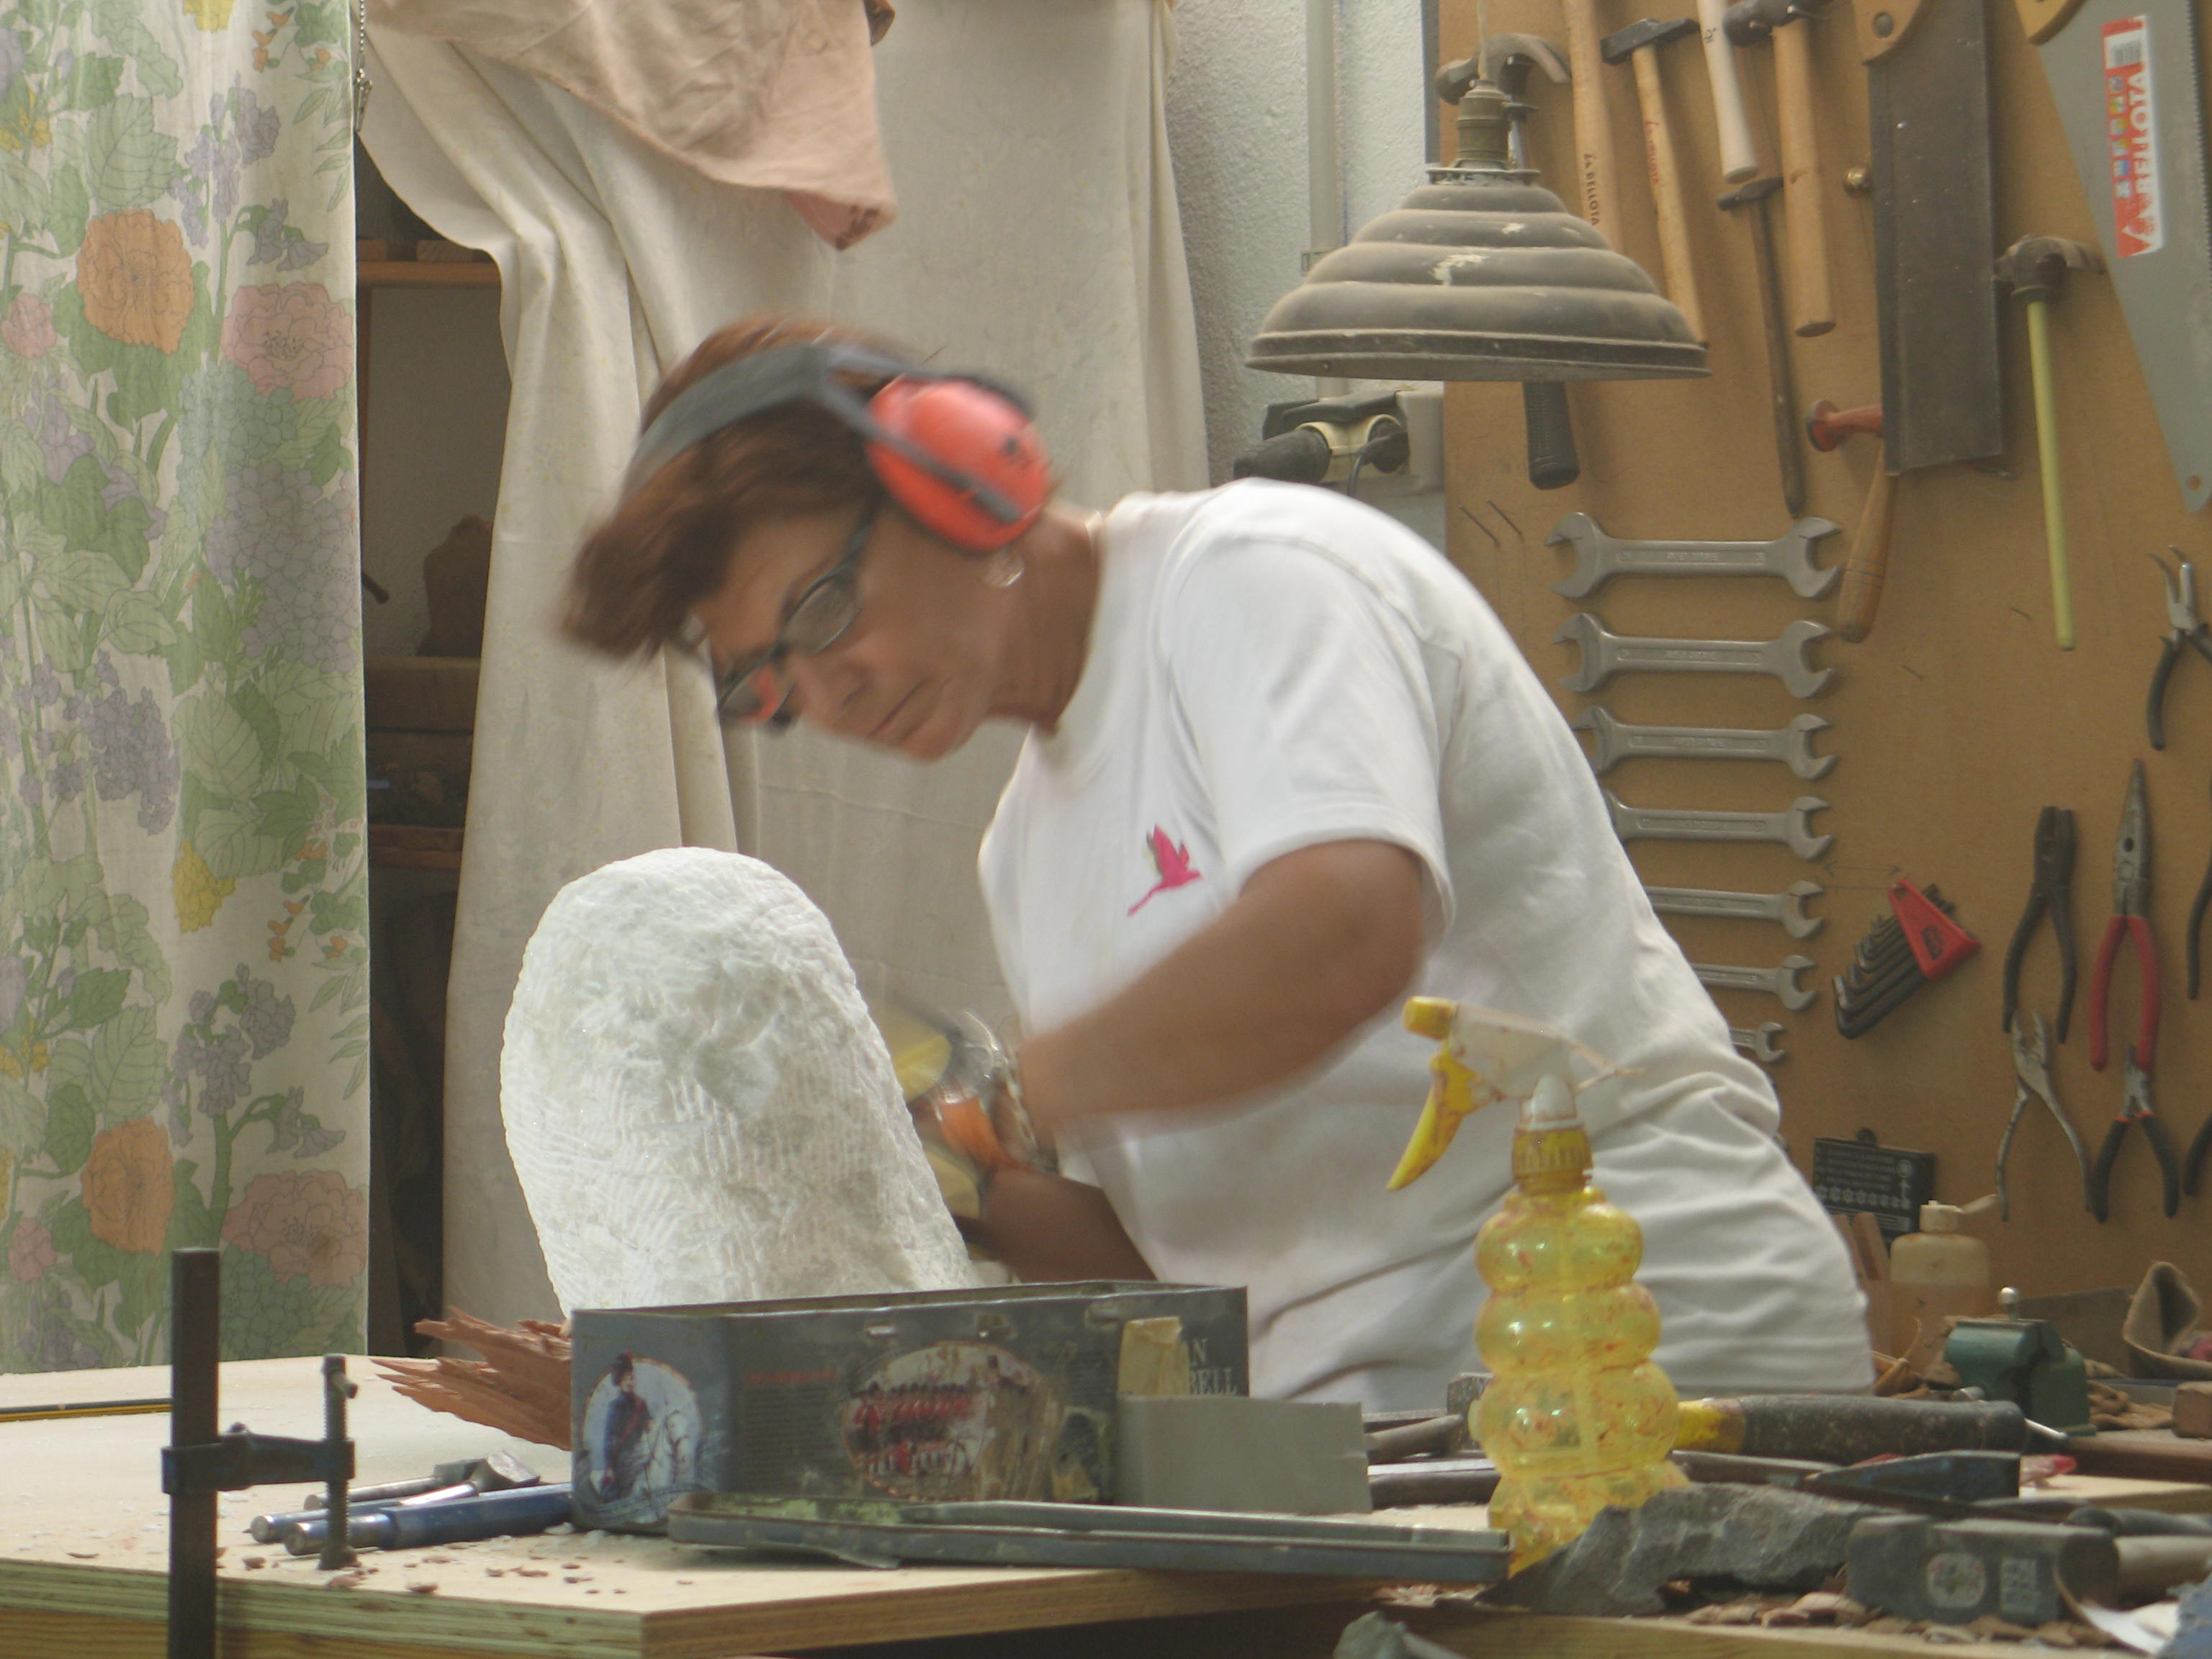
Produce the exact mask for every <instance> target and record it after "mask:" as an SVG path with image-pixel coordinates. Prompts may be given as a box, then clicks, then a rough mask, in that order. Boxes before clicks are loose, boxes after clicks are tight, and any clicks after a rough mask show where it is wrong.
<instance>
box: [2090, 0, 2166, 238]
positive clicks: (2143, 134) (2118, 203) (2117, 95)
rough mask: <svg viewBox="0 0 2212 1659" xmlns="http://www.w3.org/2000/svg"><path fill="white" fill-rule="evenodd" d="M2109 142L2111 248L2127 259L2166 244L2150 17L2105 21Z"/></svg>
mask: <svg viewBox="0 0 2212 1659" xmlns="http://www.w3.org/2000/svg"><path fill="white" fill-rule="evenodd" d="M2102 33H2103V40H2104V47H2105V141H2106V149H2107V154H2108V155H2109V159H2110V161H2111V163H2112V247H2113V251H2114V252H2116V253H2118V256H2119V257H2120V258H2123V259H2129V258H2134V257H2135V256H2136V255H2137V254H2141V253H2155V252H2158V250H2159V249H2160V248H2161V247H2163V246H2165V245H2166V221H2165V216H2163V215H2162V214H2161V213H2160V211H2159V206H2160V197H2159V187H2158V126H2157V123H2156V118H2155V113H2154V110H2153V108H2152V105H2151V90H2150V19H2149V18H2148V17H2122V18H2118V19H2116V20H2115V21H2112V22H2110V23H2107V24H2106V25H2105V27H2104V29H2103V31H2102Z"/></svg>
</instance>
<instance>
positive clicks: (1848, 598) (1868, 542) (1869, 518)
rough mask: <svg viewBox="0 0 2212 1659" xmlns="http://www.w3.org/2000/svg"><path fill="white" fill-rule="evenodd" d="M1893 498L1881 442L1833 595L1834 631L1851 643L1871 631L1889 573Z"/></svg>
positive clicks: (1894, 491)
mask: <svg viewBox="0 0 2212 1659" xmlns="http://www.w3.org/2000/svg"><path fill="white" fill-rule="evenodd" d="M1896 502H1897V480H1896V479H1895V478H1893V477H1891V476H1890V471H1889V456H1888V451H1887V446H1884V447H1881V448H1879V449H1876V450H1875V458H1874V483H1873V484H1872V486H1871V487H1869V489H1868V490H1867V500H1866V510H1865V511H1864V512H1863V513H1860V514H1859V523H1858V531H1857V534H1856V535H1855V536H1854V537H1853V538H1852V541H1851V556H1850V558H1849V559H1847V560H1845V561H1844V580H1843V583H1842V586H1840V587H1839V588H1838V590H1837V595H1836V613H1837V618H1838V620H1837V623H1836V631H1837V632H1838V633H1839V634H1841V635H1843V636H1844V638H1845V639H1846V640H1849V641H1850V642H1851V643H1852V644H1853V645H1857V644H1858V643H1859V641H1862V640H1863V639H1865V638H1866V636H1867V635H1869V634H1871V633H1872V632H1874V617H1875V611H1877V610H1879V609H1880V608H1881V584H1882V580H1883V579H1884V578H1885V577H1886V576H1887V575H1888V574H1889V532H1890V526H1891V524H1892V523H1893V521H1894V520H1895V518H1896V513H1895V511H1894V508H1895V507H1896Z"/></svg>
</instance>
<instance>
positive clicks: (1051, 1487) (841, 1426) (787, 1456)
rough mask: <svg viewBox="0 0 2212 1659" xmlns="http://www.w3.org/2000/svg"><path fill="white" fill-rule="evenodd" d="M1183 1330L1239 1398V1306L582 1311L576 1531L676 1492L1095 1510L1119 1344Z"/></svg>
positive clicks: (981, 1292)
mask: <svg viewBox="0 0 2212 1659" xmlns="http://www.w3.org/2000/svg"><path fill="white" fill-rule="evenodd" d="M1153 1319H1175V1320H1177V1321H1179V1322H1181V1327H1182V1343H1183V1347H1184V1350H1185V1352H1186V1353H1187V1354H1188V1359H1189V1364H1190V1378H1191V1388H1192V1390H1193V1392H1195V1393H1200V1394H1243V1393H1245V1392H1247V1390H1248V1388H1249V1382H1248V1373H1247V1369H1246V1366H1247V1354H1246V1346H1245V1321H1244V1292H1243V1291H1242V1290H1241V1289H1221V1288H1216V1287H1212V1286H1204V1285H1154V1284H1142V1283H1126V1284H1125V1283H1118V1282H1103V1281H1102V1282H1096V1283H1087V1284H1068V1285H1000V1286H995V1287H986V1288H979V1289H975V1290H961V1291H913V1292H908V1293H904V1294H898V1295H884V1296H838V1297H806V1298H803V1299H799V1300H793V1301H787V1302H735V1303H710V1304H698V1305H694V1306H687V1307H672V1308H605V1309H583V1310H579V1311H578V1312H577V1313H576V1314H575V1316H574V1343H575V1357H574V1380H573V1382H572V1383H571V1396H570V1399H571V1404H570V1410H571V1413H572V1416H571V1430H572V1433H573V1435H574V1438H573V1440H572V1442H571V1443H572V1444H573V1446H574V1466H575V1475H574V1480H575V1504H576V1524H577V1526H578V1527H579V1528H585V1527H605V1528H614V1529H616V1530H618V1531H629V1532H641V1531H657V1530H659V1529H660V1528H662V1527H663V1526H664V1525H665V1521H666V1517H667V1513H668V1505H669V1503H670V1501H671V1499H672V1498H675V1497H676V1496H677V1495H678V1493H680V1492H746V1493H751V1494H766V1495H775V1496H790V1497H804V1498H899V1499H903V1500H906V1501H908V1502H920V1503H947V1502H969V1501H984V1500H992V1499H1051V1500H1054V1501H1058V1502H1061V1503H1071V1502H1073V1503H1083V1502H1097V1501H1101V1500H1103V1498H1105V1497H1106V1496H1107V1495H1108V1494H1109V1493H1111V1492H1112V1491H1113V1490H1114V1444H1113V1441H1114V1401H1115V1385H1116V1382H1117V1380H1118V1376H1119V1370H1120V1364H1121V1333H1122V1328H1123V1327H1124V1326H1125V1325H1127V1323H1128V1322H1131V1321H1133V1320H1153Z"/></svg>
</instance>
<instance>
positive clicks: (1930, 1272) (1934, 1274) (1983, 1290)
mask: <svg viewBox="0 0 2212 1659" xmlns="http://www.w3.org/2000/svg"><path fill="white" fill-rule="evenodd" d="M1995 1203H1996V1196H1995V1195H1994V1194H1992V1195H1990V1196H1989V1197H1987V1198H1978V1199H1976V1200H1974V1201H1973V1202H1972V1204H1967V1205H1963V1206H1962V1205H1957V1204H1923V1205H1922V1206H1920V1231H1918V1232H1917V1233H1907V1234H1905V1237H1902V1238H1900V1239H1899V1240H1898V1241H1897V1243H1894V1244H1893V1245H1891V1246H1890V1247H1889V1282H1890V1295H1891V1297H1892V1309H1893V1312H1892V1318H1893V1320H1894V1324H1893V1332H1894V1334H1893V1338H1892V1346H1891V1349H1890V1352H1892V1353H1893V1354H1902V1355H1904V1356H1905V1358H1906V1359H1907V1360H1908V1361H1909V1362H1910V1363H1911V1366H1912V1369H1913V1370H1916V1371H1925V1370H1927V1369H1928V1368H1929V1366H1930V1365H1932V1364H1935V1363H1936V1361H1937V1360H1939V1359H1941V1358H1942V1357H1943V1341H1944V1338H1945V1337H1946V1336H1947V1335H1948V1331H1947V1330H1946V1328H1945V1326H1944V1322H1945V1321H1946V1320H1948V1319H1949V1318H1952V1317H1953V1316H1956V1317H1959V1318H1961V1319H1986V1318H1988V1317H1989V1316H1990V1315H1991V1314H1994V1313H1995V1312H1996V1310H1997V1304H1996V1294H1995V1292H1994V1291H1993V1290H1992V1288H1991V1285H1990V1247H1989V1246H1988V1245H1986V1244H1984V1243H1982V1241H1981V1240H1980V1239H1978V1238H1976V1237H1973V1236H1972V1234H1971V1233H1965V1232H1961V1231H1960V1227H1961V1226H1962V1225H1964V1224H1965V1222H1966V1218H1967V1217H1968V1216H1970V1215H1979V1214H1980V1213H1981V1212H1983V1211H1984V1210H1986V1209H1988V1208H1989V1207H1990V1206H1991V1205H1993V1204H1995Z"/></svg>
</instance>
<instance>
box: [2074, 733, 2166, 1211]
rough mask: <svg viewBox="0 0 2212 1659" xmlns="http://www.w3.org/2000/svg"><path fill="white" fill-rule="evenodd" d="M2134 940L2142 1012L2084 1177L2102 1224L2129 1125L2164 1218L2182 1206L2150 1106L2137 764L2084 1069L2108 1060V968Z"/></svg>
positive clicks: (2151, 1044) (2152, 972) (2146, 859)
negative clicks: (2152, 1167)
mask: <svg viewBox="0 0 2212 1659" xmlns="http://www.w3.org/2000/svg"><path fill="white" fill-rule="evenodd" d="M2123 936H2126V937H2128V938H2130V939H2133V940H2134V941H2135V949H2136V964H2137V966H2138V967H2139V968H2140V969H2141V970H2142V1014H2141V1017H2140V1021H2139V1023H2138V1024H2137V1026H2136V1040H2135V1041H2134V1042H2131V1043H2130V1044H2129V1045H2128V1063H2127V1079H2126V1083H2125V1085H2124V1092H2123V1095H2122V1103H2121V1107H2120V1113H2119V1115H2118V1117H2116V1118H2114V1119H2113V1120H2112V1127H2111V1128H2109V1129H2107V1130H2106V1131H2105V1144H2104V1145H2103V1146H2100V1148H2098V1151H2097V1163H2096V1167H2095V1168H2094V1169H2093V1170H2090V1172H2089V1212H2090V1213H2091V1214H2093V1215H2094V1216H2095V1217H2096V1218H2097V1219H2098V1220H2100V1221H2102V1220H2104V1219H2105V1218H2106V1216H2107V1215H2108V1214H2109V1213H2110V1212H2111V1198H2112V1164H2113V1163H2114V1161H2115V1160H2117V1159H2118V1157H2119V1155H2120V1143H2121V1142H2122V1141H2123V1140H2124V1139H2127V1133H2128V1129H2129V1127H2130V1125H2133V1124H2141V1125H2142V1132H2143V1139H2146V1140H2148V1141H2149V1142H2150V1146H2151V1152H2152V1153H2153V1154H2154V1156H2155V1157H2156V1158H2157V1159H2158V1168H2159V1174H2160V1176H2161V1177H2162V1178H2163V1180H2164V1182H2165V1183H2166V1214H2168V1215H2172V1213H2173V1212H2175V1211H2176V1210H2178V1209H2179V1208H2180V1207H2181V1162H2180V1160H2179V1158H2176V1157H2175V1156H2174V1152H2173V1140H2172V1137H2171V1136H2169V1135H2168V1134H2167V1133H2166V1126H2165V1125H2164V1124H2163V1123H2161V1122H2160V1121H2159V1120H2158V1115H2157V1112H2156V1110H2155V1109H2154V1107H2153V1104H2152V1102H2151V1089H2150V1068H2151V1065H2152V1062H2153V1060H2154V1058H2155V1056H2156V1050H2157V1048H2158V1015H2159V981H2158V945H2157V943H2156V941H2155V940H2154V939H2153V938H2152V937H2151V931H2150V798H2149V793H2148V790H2147V788H2146V787H2145V786H2144V783H2143V763H2142V762H2141V761H2137V762H2136V763H2135V766H2134V768H2133V769H2131V770H2130V773H2129V775H2128V799H2127V805H2125V806H2124V807H2123V808H2122V809H2121V811H2120V833H2119V836H2118V840H2117V841H2116V842H2114V843H2113V848H2112V921H2109V922H2107V923H2106V926H2105V937H2104V939H2102V941H2100V944H2099V945H2098V947H2097V969H2096V974H2095V976H2094V977H2093V979H2092V980H2091V981H2090V983H2089V1064H2090V1065H2092V1066H2095V1067H2096V1068H2097V1069H2098V1070H2099V1071H2102V1070H2103V1069H2104V1068H2105V1061H2106V1059H2107V1058H2108V1054H2107V1052H2106V1042H2107V1037H2106V1024H2107V1019H2106V1015H2107V1013H2108V1012H2109V1011H2110V1004H2111V1000H2112V964H2113V963H2114V961H2115V960H2116V959H2117V958H2118V956H2119V953H2120V939H2121V938H2122V937H2123Z"/></svg>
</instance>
